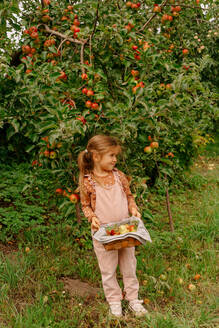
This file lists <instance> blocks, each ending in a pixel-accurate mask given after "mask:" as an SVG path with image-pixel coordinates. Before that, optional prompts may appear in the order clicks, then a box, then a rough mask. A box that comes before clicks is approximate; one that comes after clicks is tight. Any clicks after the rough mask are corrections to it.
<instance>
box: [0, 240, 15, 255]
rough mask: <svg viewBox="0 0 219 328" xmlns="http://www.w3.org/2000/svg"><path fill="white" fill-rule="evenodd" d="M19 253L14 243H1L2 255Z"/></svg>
mask: <svg viewBox="0 0 219 328" xmlns="http://www.w3.org/2000/svg"><path fill="white" fill-rule="evenodd" d="M17 251H18V247H17V245H16V244H15V243H14V242H11V241H9V242H8V243H7V244H3V243H0V253H2V254H3V255H8V254H13V253H15V252H17Z"/></svg>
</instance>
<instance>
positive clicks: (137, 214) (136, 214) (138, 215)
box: [131, 207, 141, 219]
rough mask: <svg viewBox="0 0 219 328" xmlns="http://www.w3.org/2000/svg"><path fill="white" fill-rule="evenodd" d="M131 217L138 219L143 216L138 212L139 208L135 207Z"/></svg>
mask: <svg viewBox="0 0 219 328" xmlns="http://www.w3.org/2000/svg"><path fill="white" fill-rule="evenodd" d="M131 215H132V216H136V217H137V218H139V219H140V218H141V214H140V213H139V212H138V210H137V208H135V207H133V208H132V209H131Z"/></svg>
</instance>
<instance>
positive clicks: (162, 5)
mask: <svg viewBox="0 0 219 328" xmlns="http://www.w3.org/2000/svg"><path fill="white" fill-rule="evenodd" d="M168 1H169V0H164V2H163V3H162V4H161V5H160V7H161V8H163V7H164V6H165V5H166V4H167V2H168ZM157 14H158V13H154V14H153V15H152V16H151V17H150V18H149V19H148V21H147V22H146V23H145V24H144V25H143V26H142V28H140V30H138V31H137V32H141V31H143V30H144V29H145V27H146V26H147V25H148V24H150V22H151V21H152V19H153V18H154V17H156V16H157Z"/></svg>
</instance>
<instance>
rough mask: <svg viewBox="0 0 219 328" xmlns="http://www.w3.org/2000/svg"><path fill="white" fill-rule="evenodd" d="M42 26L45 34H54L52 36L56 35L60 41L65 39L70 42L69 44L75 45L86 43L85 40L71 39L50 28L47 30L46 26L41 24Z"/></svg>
mask: <svg viewBox="0 0 219 328" xmlns="http://www.w3.org/2000/svg"><path fill="white" fill-rule="evenodd" d="M42 25H43V26H44V27H45V30H46V32H48V33H51V34H54V35H57V36H59V37H60V38H62V39H65V40H68V41H71V42H74V43H77V44H85V43H86V42H87V40H77V39H73V38H71V37H70V36H68V35H65V34H63V33H60V32H58V31H54V30H52V29H51V28H49V26H48V25H45V24H42Z"/></svg>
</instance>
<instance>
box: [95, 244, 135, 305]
mask: <svg viewBox="0 0 219 328" xmlns="http://www.w3.org/2000/svg"><path fill="white" fill-rule="evenodd" d="M93 245H94V251H95V253H96V256H97V260H98V264H99V268H100V272H101V276H102V283H103V289H104V293H105V297H106V300H107V302H109V303H110V302H119V301H121V300H122V299H123V296H122V291H121V288H120V286H119V284H118V281H117V279H116V269H117V266H118V265H119V268H120V272H121V274H122V276H123V284H124V292H125V299H126V300H128V301H133V300H136V299H138V290H139V283H138V279H137V277H136V262H137V261H136V258H135V247H129V248H121V249H119V250H115V251H107V250H105V248H104V246H103V245H102V244H101V243H99V242H98V241H97V240H94V239H93Z"/></svg>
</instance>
